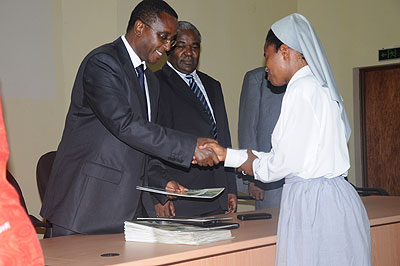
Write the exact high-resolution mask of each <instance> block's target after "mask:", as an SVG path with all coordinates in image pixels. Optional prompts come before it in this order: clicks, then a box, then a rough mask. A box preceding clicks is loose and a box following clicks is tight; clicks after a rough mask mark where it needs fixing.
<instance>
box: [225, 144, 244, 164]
mask: <svg viewBox="0 0 400 266" xmlns="http://www.w3.org/2000/svg"><path fill="white" fill-rule="evenodd" d="M245 161H247V150H234V149H229V148H228V149H226V158H225V163H224V166H225V167H233V168H237V167H239V166H241V165H242V164H243V163H244V162H245Z"/></svg>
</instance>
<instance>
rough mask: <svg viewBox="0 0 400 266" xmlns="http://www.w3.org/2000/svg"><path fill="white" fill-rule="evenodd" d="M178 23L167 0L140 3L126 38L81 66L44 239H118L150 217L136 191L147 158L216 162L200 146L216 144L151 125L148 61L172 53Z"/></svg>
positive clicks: (152, 88)
mask: <svg viewBox="0 0 400 266" xmlns="http://www.w3.org/2000/svg"><path fill="white" fill-rule="evenodd" d="M177 17H178V16H177V14H176V13H175V11H174V10H173V9H172V8H171V7H170V6H169V5H168V4H167V3H165V2H164V1H160V0H145V1H142V2H140V3H139V4H138V5H137V6H136V7H135V9H134V10H133V11H132V14H131V18H130V20H129V24H128V28H127V32H126V34H125V35H124V36H122V37H120V38H118V39H117V40H116V41H114V42H113V43H110V44H106V45H103V46H101V47H99V48H97V49H95V50H93V51H92V52H91V53H89V55H88V56H87V57H86V58H85V59H84V60H83V62H82V64H81V66H80V68H79V71H78V74H77V76H76V80H75V84H74V87H73V90H72V97H71V105H70V108H69V111H68V114H67V118H66V123H65V129H64V133H63V136H62V140H61V143H60V145H59V147H58V150H57V156H56V159H55V162H54V164H53V168H52V172H51V176H50V180H49V184H48V187H47V190H46V194H45V197H44V200H43V207H42V210H41V215H42V216H43V217H44V218H46V219H48V220H49V221H50V222H51V223H52V224H53V230H52V232H51V233H50V234H49V235H47V236H61V235H71V234H105V233H121V232H123V223H124V221H126V220H132V219H133V218H135V217H138V216H146V215H147V211H146V209H147V208H146V207H149V206H145V205H146V204H148V203H149V204H150V207H151V208H153V211H154V207H153V205H152V204H151V203H150V202H149V201H148V200H146V199H145V198H144V197H142V193H140V192H139V191H138V190H136V186H137V185H146V184H147V169H148V164H149V162H150V161H151V160H149V156H156V157H159V158H161V159H163V160H166V161H168V162H170V163H173V164H177V165H179V166H180V167H182V168H189V167H190V165H191V162H192V160H193V159H195V161H197V162H199V163H200V164H201V165H208V166H211V165H213V164H215V163H218V159H217V158H216V156H215V154H214V153H213V152H212V151H211V150H209V149H204V150H200V148H199V146H201V145H202V144H203V143H206V142H209V141H215V140H213V139H205V138H197V137H195V136H193V135H189V134H187V133H181V132H178V131H174V130H170V129H167V128H163V127H161V126H159V125H157V124H155V123H153V122H154V120H155V118H156V116H157V112H158V110H157V103H158V100H159V84H158V81H157V79H156V77H155V76H154V74H153V73H152V72H151V71H150V70H149V69H148V68H147V67H146V62H147V63H155V62H157V61H158V60H159V59H160V58H161V56H162V55H163V54H164V53H165V52H166V51H168V50H169V49H170V46H171V39H172V38H173V37H174V35H175V32H176V28H177V24H178V22H177ZM166 187H167V186H166ZM168 187H172V189H179V188H180V187H179V186H178V184H176V183H174V182H173V181H171V182H169V183H168ZM143 195H145V194H143Z"/></svg>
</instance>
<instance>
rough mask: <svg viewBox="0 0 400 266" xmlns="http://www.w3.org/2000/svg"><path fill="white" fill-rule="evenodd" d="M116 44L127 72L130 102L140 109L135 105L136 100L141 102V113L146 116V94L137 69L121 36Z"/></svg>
mask: <svg viewBox="0 0 400 266" xmlns="http://www.w3.org/2000/svg"><path fill="white" fill-rule="evenodd" d="M114 43H115V45H116V47H117V50H118V55H119V58H120V60H121V63H122V67H123V69H124V72H125V74H126V75H125V76H126V82H127V85H128V88H129V90H128V96H129V99H128V100H129V102H130V103H131V105H132V107H133V110H136V111H138V108H137V107H136V106H135V105H136V104H135V103H136V102H139V108H140V110H141V114H142V116H143V117H145V114H146V113H147V111H146V102H145V101H146V96H145V95H144V91H143V90H142V88H141V87H140V84H139V79H138V77H137V74H136V71H135V69H134V67H133V64H132V61H131V58H130V57H129V53H128V51H127V50H126V47H125V45H124V43H123V41H122V39H121V38H118V39H117V40H116V41H115V42H114Z"/></svg>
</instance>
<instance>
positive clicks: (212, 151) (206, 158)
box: [192, 138, 226, 166]
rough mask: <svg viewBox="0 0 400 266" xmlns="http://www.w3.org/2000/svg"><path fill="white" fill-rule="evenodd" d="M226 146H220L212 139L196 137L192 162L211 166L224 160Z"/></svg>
mask: <svg viewBox="0 0 400 266" xmlns="http://www.w3.org/2000/svg"><path fill="white" fill-rule="evenodd" d="M225 157H226V148H224V147H222V146H220V145H219V144H218V142H217V141H216V140H214V139H208V138H198V139H197V144H196V149H195V151H194V154H193V160H192V163H193V164H198V165H200V166H213V165H216V164H219V163H220V162H222V161H225Z"/></svg>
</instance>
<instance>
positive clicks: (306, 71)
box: [287, 65, 312, 87]
mask: <svg viewBox="0 0 400 266" xmlns="http://www.w3.org/2000/svg"><path fill="white" fill-rule="evenodd" d="M307 75H312V72H311V69H310V67H309V66H308V65H305V66H303V67H302V68H300V69H299V70H297V72H296V73H294V75H293V76H292V78H291V79H290V80H289V83H288V85H287V87H289V86H290V85H291V84H292V83H293V82H295V81H296V80H298V79H299V78H302V77H304V76H307Z"/></svg>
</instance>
